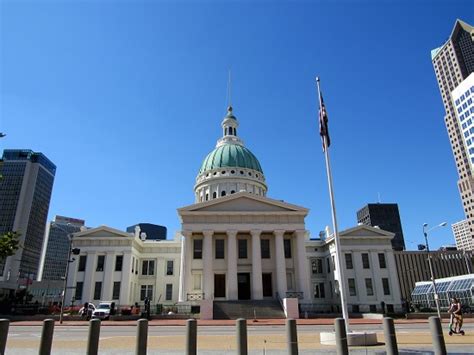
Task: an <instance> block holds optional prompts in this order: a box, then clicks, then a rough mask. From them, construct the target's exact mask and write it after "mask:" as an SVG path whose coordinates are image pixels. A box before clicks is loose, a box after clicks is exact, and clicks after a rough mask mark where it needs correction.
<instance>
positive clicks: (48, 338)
mask: <svg viewBox="0 0 474 355" xmlns="http://www.w3.org/2000/svg"><path fill="white" fill-rule="evenodd" d="M429 323H430V331H431V335H432V341H433V347H434V352H435V354H436V355H446V354H447V352H446V345H445V342H444V337H443V332H442V328H441V321H440V319H439V318H438V317H430V319H429ZM9 325H10V321H9V320H8V319H0V354H4V353H5V349H6V344H7V338H8V329H9ZM100 326H101V321H100V320H99V319H93V320H91V321H90V323H89V334H88V339H87V354H88V355H97V354H98V353H99V336H100ZM334 326H335V341H336V352H337V354H338V355H348V354H349V349H348V338H347V335H346V329H345V323H344V320H343V319H342V318H337V319H336V320H335V322H334ZM383 329H384V336H385V347H386V352H387V355H396V354H398V345H397V338H396V334H395V326H394V323H393V319H392V318H384V320H383ZM53 334H54V320H53V319H46V320H45V321H44V322H43V328H42V332H41V340H40V346H39V355H50V354H51V348H52V344H53ZM236 341H237V344H236V345H237V347H236V349H237V350H236V354H238V355H248V341H247V321H246V320H245V319H242V318H241V319H237V321H236ZM286 344H287V346H286V348H287V353H288V354H289V355H297V354H298V333H297V328H296V321H295V320H294V319H287V320H286ZM147 348H148V320H147V319H140V320H138V321H137V336H136V347H135V354H136V355H146V354H147ZM185 354H186V355H197V321H196V320H195V319H189V320H188V321H187V322H186V340H185Z"/></svg>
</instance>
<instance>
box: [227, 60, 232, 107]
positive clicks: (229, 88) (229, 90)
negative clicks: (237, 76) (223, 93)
mask: <svg viewBox="0 0 474 355" xmlns="http://www.w3.org/2000/svg"><path fill="white" fill-rule="evenodd" d="M231 74H232V73H231V70H230V68H229V78H228V81H227V106H228V107H231V106H232V76H231Z"/></svg>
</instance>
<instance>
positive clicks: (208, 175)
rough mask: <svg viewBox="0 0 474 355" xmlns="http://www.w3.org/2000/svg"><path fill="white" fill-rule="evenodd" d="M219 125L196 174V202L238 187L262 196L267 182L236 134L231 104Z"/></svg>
mask: <svg viewBox="0 0 474 355" xmlns="http://www.w3.org/2000/svg"><path fill="white" fill-rule="evenodd" d="M221 126H222V130H223V136H222V138H220V139H219V140H218V141H217V144H216V148H215V149H214V150H213V151H212V152H210V153H209V154H208V155H207V156H206V158H205V159H204V161H203V163H202V164H201V168H200V169H199V173H198V176H197V177H196V185H195V186H194V192H195V199H196V202H203V201H208V200H212V199H215V198H219V197H223V196H226V195H228V194H233V193H236V192H241V191H247V192H249V193H253V194H256V195H263V196H265V195H266V192H267V185H266V183H265V176H264V175H263V170H262V167H261V166H260V163H259V161H258V159H257V158H256V157H255V155H253V153H252V152H251V151H250V150H249V149H247V148H246V147H245V146H244V142H243V141H242V140H241V139H240V138H239V137H238V136H237V128H238V126H239V123H238V121H237V118H236V117H235V116H234V114H233V109H232V106H229V107H228V108H227V114H226V116H225V117H224V119H223V120H222V124H221Z"/></svg>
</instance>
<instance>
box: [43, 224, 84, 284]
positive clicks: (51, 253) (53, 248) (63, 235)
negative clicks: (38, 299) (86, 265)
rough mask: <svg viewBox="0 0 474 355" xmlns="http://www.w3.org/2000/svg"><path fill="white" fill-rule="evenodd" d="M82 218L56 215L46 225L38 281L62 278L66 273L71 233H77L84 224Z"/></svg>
mask: <svg viewBox="0 0 474 355" xmlns="http://www.w3.org/2000/svg"><path fill="white" fill-rule="evenodd" d="M84 223H85V222H84V221H83V220H82V219H76V218H70V217H63V216H56V217H55V218H54V221H52V222H50V223H49V224H48V225H47V227H46V233H45V236H44V242H43V250H42V253H41V262H40V266H39V272H38V281H42V280H61V278H62V277H64V275H65V273H66V260H67V256H68V254H69V247H70V241H69V234H71V233H76V232H79V231H80V230H81V227H83V226H84Z"/></svg>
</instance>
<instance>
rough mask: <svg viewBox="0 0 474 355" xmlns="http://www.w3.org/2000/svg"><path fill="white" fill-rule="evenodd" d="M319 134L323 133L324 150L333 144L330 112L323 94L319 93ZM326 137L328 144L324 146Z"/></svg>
mask: <svg viewBox="0 0 474 355" xmlns="http://www.w3.org/2000/svg"><path fill="white" fill-rule="evenodd" d="M319 102H320V105H319V106H320V107H319V134H320V135H321V139H322V141H323V152H324V151H325V148H327V147H329V146H330V144H331V140H330V139H329V130H328V114H327V112H326V106H325V105H324V100H323V95H322V94H321V93H320V94H319ZM324 137H326V144H327V146H326V147H325V146H324Z"/></svg>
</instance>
